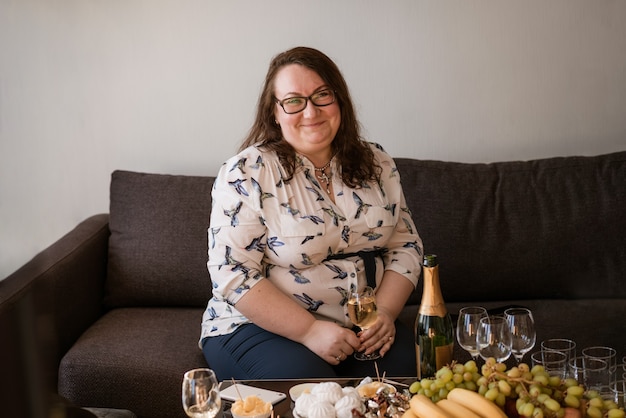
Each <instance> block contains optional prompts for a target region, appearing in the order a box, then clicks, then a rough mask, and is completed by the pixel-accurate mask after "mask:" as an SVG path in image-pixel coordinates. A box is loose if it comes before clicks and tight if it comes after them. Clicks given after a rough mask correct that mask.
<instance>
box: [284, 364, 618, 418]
mask: <svg viewBox="0 0 626 418" xmlns="http://www.w3.org/2000/svg"><path fill="white" fill-rule="evenodd" d="M292 400H293V412H292V413H293V416H294V417H295V418H320V417H324V418H333V417H337V418H521V417H529V418H624V417H625V413H624V409H623V408H621V407H619V406H618V405H617V404H616V403H615V402H614V401H612V400H605V399H603V398H602V397H601V396H600V395H599V393H597V392H596V391H593V390H587V389H586V388H585V387H584V386H583V385H581V384H579V383H578V381H576V380H575V379H571V378H566V379H562V378H561V377H559V376H551V375H549V374H548V373H547V372H546V371H545V369H544V368H543V367H542V366H534V367H532V368H531V367H529V366H528V365H527V364H525V363H520V364H519V365H517V366H513V367H511V368H507V365H506V364H504V363H498V362H496V361H495V360H494V359H493V358H489V359H487V360H486V361H485V363H484V364H483V365H482V366H481V367H478V365H477V364H476V362H474V361H473V360H470V361H468V362H466V363H457V362H452V364H449V365H446V366H444V367H442V368H440V369H439V370H437V372H436V374H435V376H433V377H431V378H423V379H421V380H415V381H414V382H412V384H410V386H408V387H405V386H404V385H402V387H397V385H394V384H393V382H392V381H387V380H385V379H381V380H379V379H371V378H366V379H364V380H363V381H361V382H360V383H359V384H357V385H355V386H354V387H352V386H341V385H339V384H338V383H333V382H323V383H319V384H313V385H311V384H309V385H308V386H307V387H306V389H304V390H300V391H299V393H298V395H297V398H296V399H292Z"/></svg>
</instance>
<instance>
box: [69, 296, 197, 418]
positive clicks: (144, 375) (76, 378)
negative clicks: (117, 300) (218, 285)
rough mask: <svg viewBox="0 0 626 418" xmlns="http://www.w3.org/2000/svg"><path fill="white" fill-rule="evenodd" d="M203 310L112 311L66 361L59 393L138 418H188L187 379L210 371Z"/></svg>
mask: <svg viewBox="0 0 626 418" xmlns="http://www.w3.org/2000/svg"><path fill="white" fill-rule="evenodd" d="M202 311H203V310H202V309H200V308H120V309H115V310H112V311H110V312H109V313H107V314H106V315H104V316H103V317H102V318H100V319H99V320H98V321H97V322H96V323H95V324H94V325H93V326H92V327H90V328H89V329H88V330H87V331H86V332H85V333H84V334H83V335H82V336H81V337H80V338H79V340H78V341H77V342H76V344H75V345H74V346H73V347H72V348H71V349H70V350H69V351H68V352H67V353H66V355H65V356H64V357H63V359H62V361H61V365H60V368H59V394H61V395H62V396H64V397H66V398H67V399H69V400H70V401H71V402H73V403H74V404H76V405H80V406H87V407H106V408H116V409H128V410H130V411H133V412H134V413H135V414H137V415H138V416H149V417H176V416H185V414H184V412H183V410H182V406H181V400H180V396H181V386H180V385H181V383H182V379H183V374H184V373H185V372H186V371H187V370H190V369H193V368H197V367H207V364H206V361H205V360H204V356H203V355H202V351H201V350H200V349H199V348H198V336H199V333H200V320H201V317H202ZM146 385H149V386H150V389H149V390H146V389H144V388H143V387H144V386H146Z"/></svg>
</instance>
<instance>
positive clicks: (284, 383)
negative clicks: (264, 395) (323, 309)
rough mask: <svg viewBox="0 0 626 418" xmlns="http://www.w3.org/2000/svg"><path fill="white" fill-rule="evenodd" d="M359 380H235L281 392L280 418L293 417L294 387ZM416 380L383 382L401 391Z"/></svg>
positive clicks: (353, 383)
mask: <svg viewBox="0 0 626 418" xmlns="http://www.w3.org/2000/svg"><path fill="white" fill-rule="evenodd" d="M374 379H375V378H374ZM361 380H363V379H357V378H352V379H350V378H336V379H272V380H237V383H241V384H245V385H249V386H256V387H259V388H263V389H269V390H274V391H276V392H282V393H284V394H285V395H287V397H286V398H285V400H283V401H280V402H279V403H277V404H276V405H274V415H275V416H278V415H280V417H281V418H292V417H293V415H292V413H291V410H292V408H293V401H292V400H291V398H290V397H289V389H290V388H292V387H293V386H295V385H299V384H301V383H320V382H325V381H333V382H337V383H339V384H340V385H342V386H357V385H358V384H359V383H360V382H361ZM416 380H417V378H416V377H415V376H412V377H394V378H393V379H385V382H387V383H390V384H392V385H394V386H396V387H397V388H398V389H403V388H406V387H408V386H409V385H410V384H411V383H413V382H415V381H416ZM230 385H232V382H228V381H224V382H222V386H221V387H222V388H226V387H228V386H230ZM222 402H223V401H222ZM224 405H225V407H224V417H230V416H231V415H230V413H229V408H230V405H229V403H228V402H226V403H224Z"/></svg>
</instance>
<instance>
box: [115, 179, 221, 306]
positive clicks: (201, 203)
mask: <svg viewBox="0 0 626 418" xmlns="http://www.w3.org/2000/svg"><path fill="white" fill-rule="evenodd" d="M213 180H214V178H213V177H196V176H181V175H161V174H145V173H135V172H129V171H115V172H114V173H113V174H112V176H111V191H110V192H111V197H110V199H111V202H110V221H109V222H110V224H109V227H110V230H111V237H110V239H109V263H108V277H107V281H106V288H105V292H106V293H105V305H106V306H107V307H108V308H113V307H123V306H206V303H207V301H208V300H209V298H210V297H211V281H210V278H209V274H208V271H207V268H206V262H207V257H208V256H207V237H208V235H207V229H208V225H209V216H210V212H211V188H212V187H213Z"/></svg>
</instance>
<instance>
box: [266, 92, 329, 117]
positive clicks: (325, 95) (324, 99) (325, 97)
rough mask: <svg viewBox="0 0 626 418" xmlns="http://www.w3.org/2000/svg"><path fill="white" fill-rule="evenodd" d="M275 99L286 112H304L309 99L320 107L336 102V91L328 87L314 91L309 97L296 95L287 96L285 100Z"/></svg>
mask: <svg viewBox="0 0 626 418" xmlns="http://www.w3.org/2000/svg"><path fill="white" fill-rule="evenodd" d="M274 100H276V103H278V104H279V105H280V107H282V108H283V110H284V111H285V113H286V114H288V115H292V114H294V113H298V112H302V111H303V110H304V109H306V105H307V103H308V101H309V100H310V101H311V103H313V104H314V105H315V106H318V107H323V106H328V105H331V104H333V103H335V92H334V91H333V90H330V89H327V90H321V91H318V92H316V93H313V94H312V95H310V96H309V97H302V96H294V97H287V98H286V99H283V100H278V99H276V98H274Z"/></svg>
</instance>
